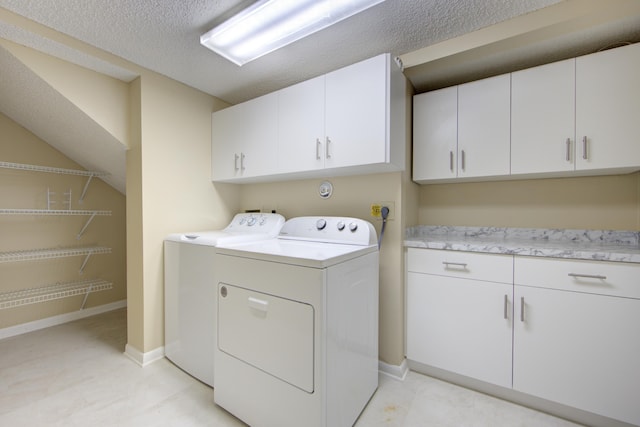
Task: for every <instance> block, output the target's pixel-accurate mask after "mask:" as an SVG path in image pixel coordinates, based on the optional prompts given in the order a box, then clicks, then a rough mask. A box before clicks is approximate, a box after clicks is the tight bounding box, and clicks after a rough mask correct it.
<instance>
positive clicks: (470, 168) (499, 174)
mask: <svg viewBox="0 0 640 427" xmlns="http://www.w3.org/2000/svg"><path fill="white" fill-rule="evenodd" d="M638 69H640V43H637V44H633V45H629V46H625V47H621V48H617V49H611V50H607V51H603V52H598V53H594V54H591V55H586V56H582V57H578V58H573V59H569V60H564V61H559V62H555V63H551V64H547V65H543V66H539V67H535V68H530V69H526V70H522V71H518V72H514V73H511V74H504V75H500V76H496V77H492V78H488V79H484V80H479V81H475V82H471V83H466V84H462V85H459V86H457V91H458V99H457V147H456V149H455V150H453V149H451V148H449V150H447V147H452V145H451V143H450V140H451V138H452V135H453V128H452V123H453V119H452V117H453V116H452V114H453V108H452V107H453V104H452V102H453V99H452V97H451V93H452V92H453V89H454V88H447V89H449V92H447V89H441V90H439V91H434V92H428V93H426V94H419V95H416V96H415V97H414V107H415V110H414V140H413V144H414V169H413V179H414V181H416V182H419V183H428V182H437V181H443V180H445V181H446V180H451V181H458V180H468V181H471V180H473V181H481V180H486V179H496V180H497V179H512V178H525V177H526V178H535V177H541V178H546V177H554V176H571V175H597V174H607V173H627V172H633V171H636V170H640V141H639V140H638V139H639V136H638V135H640V120H638V117H639V116H640V73H638V71H637V70H638ZM445 93H448V96H446V97H445V96H444V94H445ZM438 103H441V104H442V105H437V104H438ZM445 112H446V114H445ZM444 130H446V131H444ZM445 135H446V136H445ZM447 151H449V154H448V156H449V157H448V159H449V163H448V164H447V163H446V162H445V163H441V160H439V159H441V158H442V157H445V158H446V154H447ZM432 157H435V158H432ZM454 163H455V165H456V166H455V168H454V166H453V164H454ZM447 166H449V171H448V172H447V169H446V167H447Z"/></svg>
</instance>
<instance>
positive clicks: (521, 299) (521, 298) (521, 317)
mask: <svg viewBox="0 0 640 427" xmlns="http://www.w3.org/2000/svg"><path fill="white" fill-rule="evenodd" d="M520 321H521V322H524V297H520Z"/></svg>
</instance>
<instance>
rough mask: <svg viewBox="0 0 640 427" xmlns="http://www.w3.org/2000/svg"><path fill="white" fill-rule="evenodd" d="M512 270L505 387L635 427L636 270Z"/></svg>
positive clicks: (583, 265) (638, 352)
mask: <svg viewBox="0 0 640 427" xmlns="http://www.w3.org/2000/svg"><path fill="white" fill-rule="evenodd" d="M514 269H515V275H514V281H515V291H514V292H515V310H514V313H515V322H514V338H513V388H514V389H515V390H518V391H521V392H524V393H527V394H531V395H534V396H537V397H541V398H544V399H547V400H551V401H554V402H558V403H562V404H564V405H568V406H572V407H575V408H578V409H583V410H585V411H589V412H593V413H596V414H599V415H603V416H605V417H609V418H614V419H617V420H621V421H624V422H627V423H631V424H634V425H640V405H638V403H639V402H640V400H638V399H639V398H638V397H639V396H640V299H639V298H640V283H638V278H639V277H640V266H638V265H633V264H622V263H606V262H581V261H573V260H555V259H533V258H525V257H516V258H515V267H514ZM531 284H533V286H532V285H531Z"/></svg>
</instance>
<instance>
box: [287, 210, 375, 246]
mask: <svg viewBox="0 0 640 427" xmlns="http://www.w3.org/2000/svg"><path fill="white" fill-rule="evenodd" d="M278 238H280V239H291V240H307V241H317V242H327V243H345V244H350V245H362V246H369V245H375V244H377V236H376V230H375V228H374V227H373V225H372V224H371V223H370V222H368V221H365V220H363V219H360V218H350V217H337V216H322V217H320V216H302V217H297V218H291V219H290V220H288V221H287V222H285V224H284V226H283V227H282V229H281V230H280V234H279V235H278Z"/></svg>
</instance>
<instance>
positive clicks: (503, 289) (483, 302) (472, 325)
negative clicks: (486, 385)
mask: <svg viewBox="0 0 640 427" xmlns="http://www.w3.org/2000/svg"><path fill="white" fill-rule="evenodd" d="M512 289H513V287H512V285H507V284H502V283H493V282H483V281H478V280H468V279H459V278H455V277H444V276H435V275H430V274H421V273H413V272H409V273H408V277H407V358H409V359H411V360H414V361H417V362H420V363H424V364H426V365H430V366H434V367H437V368H440V369H446V370H448V371H452V372H456V373H458V374H462V375H466V376H469V377H473V378H477V379H479V380H482V381H486V382H490V383H493V384H497V385H500V386H503V387H511V333H512V306H511V301H512Z"/></svg>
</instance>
